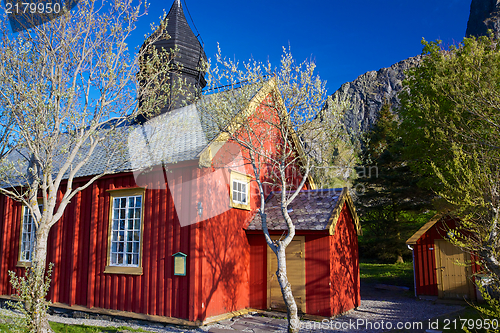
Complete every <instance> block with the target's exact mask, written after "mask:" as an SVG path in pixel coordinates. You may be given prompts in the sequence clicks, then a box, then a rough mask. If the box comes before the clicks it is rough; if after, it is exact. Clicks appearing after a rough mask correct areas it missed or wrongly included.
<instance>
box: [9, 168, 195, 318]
mask: <svg viewBox="0 0 500 333" xmlns="http://www.w3.org/2000/svg"><path fill="white" fill-rule="evenodd" d="M198 170H200V169H198V168H186V167H183V168H178V169H177V170H176V171H175V176H174V178H175V180H174V181H177V182H183V181H186V180H188V179H192V178H193V177H195V176H196V174H197V173H198V172H199V171H198ZM144 177H145V178H143V179H142V180H141V183H142V184H141V185H146V186H148V188H153V189H151V190H149V189H147V190H146V191H145V198H144V221H143V223H144V227H143V235H142V241H143V250H142V267H143V274H142V275H141V276H134V275H126V274H108V273H106V274H105V273H104V268H105V266H106V260H107V252H108V249H107V247H108V226H109V221H108V216H109V198H110V196H109V193H108V192H107V191H106V190H108V189H114V188H133V187H137V185H136V182H135V180H134V177H133V175H131V174H121V175H117V176H114V177H107V178H103V179H100V180H98V181H96V182H95V183H94V184H93V185H92V186H91V187H89V188H88V189H86V190H85V191H83V192H81V193H80V194H79V195H78V196H76V197H75V199H73V201H72V203H71V204H70V206H68V208H67V210H66V212H65V214H64V216H63V218H62V220H60V221H59V222H58V223H56V224H55V225H54V227H53V228H52V230H51V232H50V236H49V251H48V261H49V262H53V263H54V264H55V266H54V270H53V273H52V283H51V289H50V291H49V298H50V299H51V300H52V301H53V302H61V303H66V304H69V305H74V304H77V305H82V306H86V307H89V308H92V307H99V308H107V309H116V310H122V311H132V312H138V313H146V314H153V315H160V316H167V317H177V318H185V319H190V320H196V319H200V317H199V310H198V309H197V308H196V307H195V306H194V304H199V303H200V302H199V300H200V295H197V294H196V293H194V289H195V288H191V287H192V286H193V285H196V282H195V281H196V278H197V276H196V274H197V273H199V272H200V267H199V252H198V251H199V249H198V247H199V245H198V244H199V239H200V225H201V224H194V225H189V226H186V227H181V226H180V225H179V222H178V218H177V215H176V213H175V210H174V207H173V198H172V194H171V193H170V191H169V190H168V189H154V188H159V186H158V185H155V184H154V182H157V177H156V176H155V175H154V174H149V175H146V176H144ZM179 195H181V194H179ZM190 195H191V194H190V193H186V194H185V196H186V197H187V198H189V196H190ZM0 202H1V204H0V210H1V211H0V214H1V215H2V216H3V217H5V218H3V219H2V220H1V222H0V223H1V224H0V230H1V235H2V244H0V253H1V256H0V260H1V261H0V293H1V294H3V295H10V294H12V293H13V290H12V289H11V287H10V284H9V282H8V274H7V271H8V270H14V271H15V272H16V273H17V274H22V273H23V270H24V269H23V268H18V267H16V263H17V260H18V257H19V235H20V229H19V228H20V221H21V215H20V214H21V205H20V204H19V203H15V202H13V201H12V200H10V199H7V198H5V197H2V198H1V200H0ZM176 204H180V203H179V202H177V203H176ZM176 252H183V253H186V254H187V255H188V265H189V267H188V274H187V276H174V275H173V258H172V254H174V253H176ZM197 265H198V266H197Z"/></svg>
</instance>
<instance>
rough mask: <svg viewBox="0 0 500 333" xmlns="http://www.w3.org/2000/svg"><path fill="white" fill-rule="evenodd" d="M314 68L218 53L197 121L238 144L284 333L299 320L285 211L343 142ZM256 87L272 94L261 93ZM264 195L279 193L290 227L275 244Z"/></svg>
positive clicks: (285, 59) (337, 115)
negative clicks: (254, 192) (273, 263)
mask: <svg viewBox="0 0 500 333" xmlns="http://www.w3.org/2000/svg"><path fill="white" fill-rule="evenodd" d="M315 69H316V65H315V63H314V62H313V61H304V62H302V63H297V62H296V61H295V60H294V59H293V57H292V55H291V53H290V51H289V50H286V49H283V55H282V58H281V63H280V66H279V67H278V68H273V67H272V65H271V64H270V63H266V64H263V63H259V62H255V61H251V62H248V63H242V64H241V65H240V64H239V63H238V62H235V61H232V60H230V59H226V58H224V57H223V56H222V54H221V51H220V48H219V51H218V54H217V55H216V59H215V61H214V63H211V64H209V68H208V79H207V82H208V88H209V90H208V93H207V94H206V95H205V96H204V98H203V103H202V104H203V108H201V109H202V110H203V115H202V117H208V118H209V119H210V121H211V122H213V123H215V124H216V125H217V127H218V130H219V131H220V132H221V133H222V134H223V135H222V136H219V138H222V140H224V142H231V143H232V144H234V145H237V147H238V149H235V151H234V152H232V153H233V154H234V155H236V153H235V152H238V154H239V160H237V159H235V160H234V163H236V164H239V165H249V166H251V170H253V179H252V181H254V182H255V183H256V185H257V186H256V187H257V189H258V195H259V201H260V208H259V210H258V214H260V218H261V221H262V229H263V232H264V236H265V239H266V242H267V245H268V246H269V247H270V248H271V250H272V251H273V252H274V254H275V255H276V258H277V264H278V269H277V271H276V276H277V279H278V282H279V285H280V288H281V292H282V295H283V300H284V302H285V305H286V308H287V319H288V331H289V332H298V331H299V329H300V322H299V318H298V313H297V312H298V311H297V304H296V302H295V299H294V297H293V295H292V286H291V285H290V283H289V280H288V277H287V269H286V255H285V250H286V248H287V246H288V245H289V244H290V243H291V241H292V240H293V238H294V236H295V226H294V221H293V220H292V218H291V217H290V215H289V211H288V207H289V206H290V204H291V203H292V202H293V200H294V199H295V198H296V197H297V195H298V194H299V192H300V190H301V189H303V188H304V186H307V184H308V181H309V180H311V177H312V176H313V170H315V168H317V167H321V166H324V165H325V161H330V160H331V158H332V154H333V152H334V149H333V148H332V147H334V146H335V145H338V143H339V142H341V141H345V140H347V139H348V138H347V134H346V131H345V128H344V126H343V124H342V121H341V120H342V114H341V110H340V109H324V105H325V102H326V101H327V94H326V89H325V81H322V80H321V79H320V78H319V76H318V75H316V73H315ZM261 87H268V88H269V87H271V89H268V90H265V91H263V90H260V91H259V89H260V88H261ZM256 91H259V93H264V94H266V96H261V98H263V101H262V103H261V106H260V107H259V106H257V107H256V108H255V106H253V107H249V105H248V103H249V101H251V100H252V98H253V97H254V96H255V92H256ZM211 92H219V93H217V94H213V95H210V93H211ZM259 100H260V99H259ZM328 104H329V105H333V103H328ZM254 108H255V109H254ZM235 110H238V111H239V112H237V113H235ZM249 110H255V111H253V112H252V113H250V112H249ZM240 153H241V154H240ZM269 191H275V192H279V194H278V195H279V196H280V199H279V202H280V209H281V213H282V216H283V219H284V220H285V221H286V225H287V230H286V234H284V235H283V236H282V237H281V238H280V239H277V240H274V239H272V238H271V236H270V234H269V230H268V227H267V223H266V196H267V194H269Z"/></svg>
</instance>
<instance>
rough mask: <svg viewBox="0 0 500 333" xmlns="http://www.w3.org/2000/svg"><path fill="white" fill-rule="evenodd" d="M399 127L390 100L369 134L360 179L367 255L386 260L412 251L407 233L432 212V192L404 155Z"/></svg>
mask: <svg viewBox="0 0 500 333" xmlns="http://www.w3.org/2000/svg"><path fill="white" fill-rule="evenodd" d="M397 129H398V121H397V117H396V115H394V114H393V113H392V112H391V105H390V104H387V103H386V104H385V105H384V106H383V107H382V109H381V111H380V114H379V117H378V119H377V122H376V123H375V126H374V127H373V129H372V130H371V131H370V132H369V133H368V135H367V140H366V141H367V142H366V145H365V147H364V154H363V157H362V162H363V165H361V166H360V167H358V178H357V180H356V189H357V191H358V192H361V193H360V195H359V197H358V209H359V212H360V216H361V222H362V225H363V230H364V235H363V238H362V240H361V242H360V246H361V251H362V255H364V256H365V257H372V258H374V259H377V260H379V261H382V262H387V263H393V262H403V256H404V255H405V254H408V255H409V251H408V250H407V247H406V245H405V241H406V239H407V238H408V237H410V236H411V234H412V233H413V232H415V231H416V230H417V229H418V228H419V227H420V225H421V224H423V223H425V222H426V221H427V220H428V219H429V218H430V216H431V215H432V212H431V211H430V209H431V208H432V205H431V201H432V193H431V192H430V191H428V190H423V189H421V188H419V187H418V186H417V182H418V180H419V179H418V176H417V175H415V174H414V173H413V172H411V170H410V168H409V167H408V165H407V163H406V162H405V161H404V160H403V159H402V157H401V148H402V141H401V139H400V137H399V136H398V131H397ZM368 254H369V255H368Z"/></svg>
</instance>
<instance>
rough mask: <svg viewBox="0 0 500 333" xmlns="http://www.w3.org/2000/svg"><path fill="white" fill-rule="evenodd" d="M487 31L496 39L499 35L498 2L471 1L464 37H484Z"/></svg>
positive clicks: (499, 2)
mask: <svg viewBox="0 0 500 333" xmlns="http://www.w3.org/2000/svg"><path fill="white" fill-rule="evenodd" d="M488 29H491V30H493V33H494V34H495V36H496V37H497V38H498V37H499V33H500V1H499V0H472V3H471V4H470V14H469V21H468V22H467V30H466V32H465V35H466V36H467V37H471V36H476V37H478V36H486V35H487V34H488Z"/></svg>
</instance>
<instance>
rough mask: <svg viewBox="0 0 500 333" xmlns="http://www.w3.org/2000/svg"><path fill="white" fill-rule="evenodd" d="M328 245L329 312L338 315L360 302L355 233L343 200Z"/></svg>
mask: <svg viewBox="0 0 500 333" xmlns="http://www.w3.org/2000/svg"><path fill="white" fill-rule="evenodd" d="M330 244H331V253H332V261H331V276H330V282H331V288H332V289H331V290H332V297H331V300H332V313H334V314H339V313H344V312H346V311H348V310H351V309H352V308H354V307H358V306H359V305H360V303H361V296H360V280H359V252H358V235H357V232H356V227H355V225H354V222H353V217H352V215H351V211H350V210H349V208H348V207H347V203H344V207H343V208H342V211H341V214H340V216H339V220H338V222H337V226H336V229H335V234H334V235H333V236H331V237H330Z"/></svg>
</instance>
